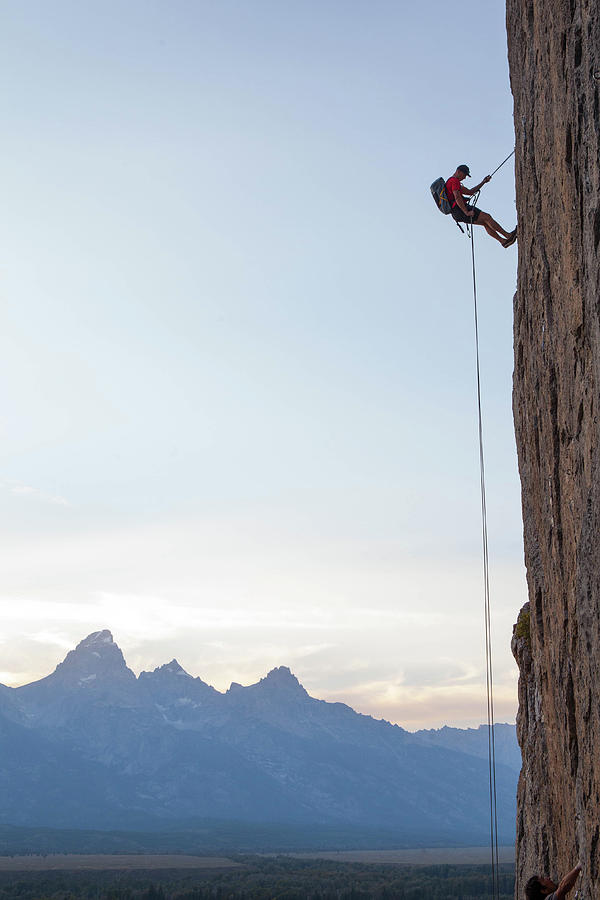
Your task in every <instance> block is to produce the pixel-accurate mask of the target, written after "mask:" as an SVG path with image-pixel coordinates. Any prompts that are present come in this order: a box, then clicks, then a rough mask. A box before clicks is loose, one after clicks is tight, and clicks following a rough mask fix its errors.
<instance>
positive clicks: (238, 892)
mask: <svg viewBox="0 0 600 900" xmlns="http://www.w3.org/2000/svg"><path fill="white" fill-rule="evenodd" d="M237 861H238V862H241V863H243V866H242V867H241V868H238V869H230V870H226V871H220V872H215V873H211V872H210V871H209V870H204V871H200V870H196V871H193V872H190V871H189V870H187V871H183V870H172V869H171V870H165V871H159V872H157V871H153V872H123V871H119V872H116V871H109V872H104V871H90V872H27V873H25V872H21V873H9V872H4V873H0V900H15V898H19V900H238V898H239V900H241V898H252V900H273V898H274V897H276V898H277V900H363V898H364V900H368V898H378V900H384V898H390V900H391V898H398V900H417V898H419V900H438V898H439V900H442V898H443V900H489V897H490V896H492V893H493V892H492V882H491V875H490V871H489V868H487V867H484V866H455V865H437V866H408V865H391V864H386V865H373V864H368V865H367V864H363V863H338V862H332V861H330V860H297V859H290V858H288V857H277V858H276V859H263V858H257V857H240V858H238V859H237ZM513 890H514V867H513V866H509V865H506V866H501V870H500V900H512V897H513Z"/></svg>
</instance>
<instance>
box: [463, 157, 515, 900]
mask: <svg viewBox="0 0 600 900" xmlns="http://www.w3.org/2000/svg"><path fill="white" fill-rule="evenodd" d="M513 152H514V151H513ZM511 155H512V154H511ZM506 159H510V157H507V158H506ZM504 162H506V160H504ZM500 165H503V163H501V164H500ZM498 168H500V166H499V167H498ZM496 171H497V170H496ZM471 261H472V269H473V308H474V314H475V359H476V363H477V413H478V419H479V476H480V487H481V536H482V544H483V584H484V613H485V614H484V618H485V660H486V692H487V724H488V767H489V785H490V787H489V790H490V849H491V862H492V896H493V898H494V900H498V898H499V897H500V881H499V866H498V812H497V804H496V740H495V735H494V682H493V671H492V628H491V617H490V576H489V557H488V532H487V505H486V490H485V460H484V453H483V422H482V415H481V376H480V367H479V323H478V316H477V278H476V274H475V240H474V237H473V228H472V227H471Z"/></svg>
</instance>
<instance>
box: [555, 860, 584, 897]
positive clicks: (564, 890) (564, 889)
mask: <svg viewBox="0 0 600 900" xmlns="http://www.w3.org/2000/svg"><path fill="white" fill-rule="evenodd" d="M580 872H581V866H580V865H579V864H578V865H576V866H575V868H574V869H572V870H571V871H570V872H569V874H568V875H565V877H564V878H563V879H562V881H561V883H560V884H559V886H558V887H557V889H556V891H555V893H554V897H555V900H562V898H563V897H566V896H567V894H568V893H569V891H570V890H571V888H572V887H573V886H574V884H575V882H576V881H577V879H578V878H579V873H580Z"/></svg>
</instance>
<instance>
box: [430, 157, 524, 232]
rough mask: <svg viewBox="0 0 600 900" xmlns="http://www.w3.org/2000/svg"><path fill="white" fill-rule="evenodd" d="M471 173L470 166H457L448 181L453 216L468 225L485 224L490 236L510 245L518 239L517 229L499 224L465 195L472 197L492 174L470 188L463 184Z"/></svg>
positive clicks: (448, 195) (447, 191) (457, 220)
mask: <svg viewBox="0 0 600 900" xmlns="http://www.w3.org/2000/svg"><path fill="white" fill-rule="evenodd" d="M470 177H471V173H470V171H469V167H468V166H466V165H464V164H463V165H460V166H458V167H457V169H456V172H455V173H454V175H451V176H450V178H449V179H448V181H447V182H446V196H447V197H448V200H449V201H450V205H451V206H452V218H453V219H454V221H455V222H464V223H466V224H467V225H483V227H484V228H485V230H486V231H487V233H488V234H489V235H490V237H493V238H496V240H497V241H500V243H501V244H502V246H503V247H510V246H511V244H514V242H515V241H516V239H517V229H516V228H515V230H514V231H505V230H504V228H503V227H502V225H499V224H498V222H496V220H495V219H493V218H492V217H491V216H490V214H489V213H486V212H484V211H483V210H482V209H478V208H477V207H476V206H469V204H468V203H466V202H465V197H471V196H472V195H473V194H476V193H477V191H479V190H481V188H482V187H483V185H484V184H487V183H488V181H491V180H492V176H491V175H486V176H485V178H484V179H483V181H481V182H480V183H479V184H478V185H476V186H475V187H474V188H468V187H466V186H465V185H463V184H462V182H463V181H464V180H465V178H470Z"/></svg>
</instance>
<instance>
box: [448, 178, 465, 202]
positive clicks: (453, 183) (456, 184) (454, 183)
mask: <svg viewBox="0 0 600 900" xmlns="http://www.w3.org/2000/svg"><path fill="white" fill-rule="evenodd" d="M454 191H460V193H461V194H462V190H461V188H460V181H459V180H458V178H456V177H455V176H454V175H452V176H451V177H450V178H449V179H448V181H447V182H446V197H447V198H448V200H449V201H450V206H452V207H454V206H456V198H455V197H454Z"/></svg>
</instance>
